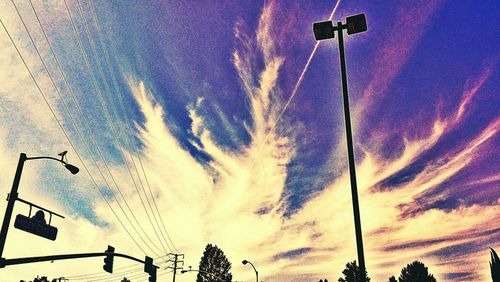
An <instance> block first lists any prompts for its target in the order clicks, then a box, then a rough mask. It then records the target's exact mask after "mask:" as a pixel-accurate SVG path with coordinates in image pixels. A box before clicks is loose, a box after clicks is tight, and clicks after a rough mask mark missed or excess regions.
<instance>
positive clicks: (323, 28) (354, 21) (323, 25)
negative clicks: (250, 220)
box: [313, 14, 367, 282]
mask: <svg viewBox="0 0 500 282" xmlns="http://www.w3.org/2000/svg"><path fill="white" fill-rule="evenodd" d="M345 29H346V30H347V34H349V35H351V34H355V33H359V32H364V31H366V30H367V28H366V17H365V14H359V15H354V16H350V17H347V18H346V24H343V23H342V22H337V26H333V23H332V21H325V22H317V23H314V24H313V31H314V36H315V38H316V40H324V39H330V38H334V37H335V31H337V34H338V41H339V56H340V74H341V77H342V93H343V100H344V115H345V125H346V138H347V155H348V158H349V174H350V180H351V193H352V208H353V212H354V227H355V229H356V246H357V249H358V261H359V272H360V273H359V277H360V278H361V279H360V281H361V282H366V279H365V271H366V268H365V255H364V252H363V236H362V232H361V219H360V214H359V202H358V188H357V183H356V166H355V162H354V146H353V141H352V130H351V115H350V111H349V94H348V87H347V73H346V67H345V54H344V35H343V31H344V30H345Z"/></svg>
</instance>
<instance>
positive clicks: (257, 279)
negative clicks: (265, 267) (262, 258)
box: [241, 259, 259, 282]
mask: <svg viewBox="0 0 500 282" xmlns="http://www.w3.org/2000/svg"><path fill="white" fill-rule="evenodd" d="M241 263H242V264H243V265H245V264H247V263H249V264H250V265H251V266H252V267H253V270H254V271H255V281H257V282H259V272H258V271H257V269H256V268H255V265H253V263H251V262H249V261H248V260H246V259H244V260H243V261H242V262H241Z"/></svg>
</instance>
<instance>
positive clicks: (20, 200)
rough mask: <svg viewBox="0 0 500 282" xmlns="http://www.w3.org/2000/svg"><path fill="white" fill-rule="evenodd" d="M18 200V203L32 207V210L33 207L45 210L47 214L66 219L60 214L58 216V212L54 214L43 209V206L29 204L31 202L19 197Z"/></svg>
mask: <svg viewBox="0 0 500 282" xmlns="http://www.w3.org/2000/svg"><path fill="white" fill-rule="evenodd" d="M9 197H10V196H9ZM16 200H17V201H19V202H21V203H25V204H27V205H29V206H30V208H31V207H32V206H33V207H35V208H37V209H40V210H44V211H46V212H48V213H50V214H51V215H57V216H58V217H61V218H65V217H64V216H62V215H60V214H58V213H56V212H53V211H51V210H48V209H46V208H43V207H41V206H39V205H37V204H33V203H32V202H29V201H26V200H23V199H21V198H19V197H17V198H16Z"/></svg>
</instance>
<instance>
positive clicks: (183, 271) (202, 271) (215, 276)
mask: <svg viewBox="0 0 500 282" xmlns="http://www.w3.org/2000/svg"><path fill="white" fill-rule="evenodd" d="M191 271H196V272H200V273H206V274H210V275H212V276H213V277H214V278H216V279H218V280H219V281H222V282H224V281H225V280H224V279H222V278H220V277H219V276H217V275H215V274H213V273H211V272H208V271H204V270H199V269H190V270H182V271H181V273H186V272H191Z"/></svg>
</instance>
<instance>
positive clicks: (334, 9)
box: [265, 0, 340, 141]
mask: <svg viewBox="0 0 500 282" xmlns="http://www.w3.org/2000/svg"><path fill="white" fill-rule="evenodd" d="M339 4H340V0H337V2H336V3H335V6H334V7H333V10H332V13H331V14H330V17H329V18H328V20H329V21H331V20H332V19H333V15H334V14H335V11H337V7H338V6H339ZM319 42H320V41H318V42H316V44H314V49H313V50H312V52H311V55H309V59H307V63H306V65H305V66H304V69H302V73H301V74H300V76H299V79H298V80H297V83H295V86H294V87H293V91H292V95H290V98H288V101H287V102H286V104H285V106H284V107H283V109H282V110H281V112H280V114H279V115H278V117H277V118H276V121H275V122H274V125H273V126H272V127H271V130H270V131H269V133H268V134H267V135H266V138H265V140H266V141H267V137H268V136H269V134H271V132H272V131H273V130H274V129H275V128H276V125H277V124H278V121H279V120H280V119H281V117H282V116H283V114H284V113H285V111H286V109H287V108H288V106H289V105H290V102H292V99H293V97H294V96H295V94H296V93H297V90H299V87H300V85H301V84H302V80H304V76H305V74H306V72H307V68H309V64H310V63H311V61H312V59H313V57H314V54H316V50H317V49H318V46H319Z"/></svg>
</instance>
